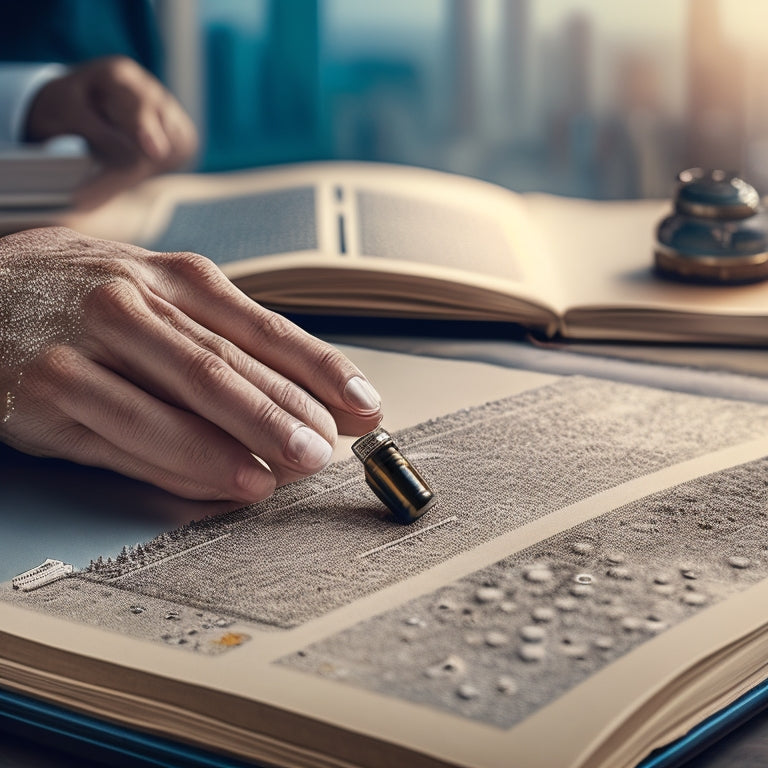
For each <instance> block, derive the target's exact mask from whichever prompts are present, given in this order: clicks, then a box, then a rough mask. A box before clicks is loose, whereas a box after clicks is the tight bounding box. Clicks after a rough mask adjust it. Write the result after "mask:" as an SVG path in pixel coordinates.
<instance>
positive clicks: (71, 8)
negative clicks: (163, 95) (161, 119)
mask: <svg viewBox="0 0 768 768" xmlns="http://www.w3.org/2000/svg"><path fill="white" fill-rule="evenodd" d="M0 19H2V23H0V62H2V61H6V62H26V61H36V62H42V61H55V62H61V63H63V64H75V63H77V62H82V61H87V60H88V59H93V58H98V57H100V56H109V55H114V54H123V55H125V56H129V57H131V58H132V59H135V60H136V61H138V62H139V63H140V64H142V65H143V66H144V67H145V68H146V69H148V70H149V71H150V72H153V73H154V74H155V75H157V76H158V77H160V76H162V65H161V50H160V44H159V38H158V34H157V27H156V21H155V16H154V12H153V10H152V6H151V3H150V2H149V0H4V1H3V3H2V7H0Z"/></svg>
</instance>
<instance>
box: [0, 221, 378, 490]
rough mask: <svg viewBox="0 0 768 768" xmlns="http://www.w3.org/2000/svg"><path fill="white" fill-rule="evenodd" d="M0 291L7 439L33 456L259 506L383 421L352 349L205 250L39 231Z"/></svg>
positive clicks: (1, 267)
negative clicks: (341, 436) (304, 326)
mask: <svg viewBox="0 0 768 768" xmlns="http://www.w3.org/2000/svg"><path fill="white" fill-rule="evenodd" d="M0 297H1V298H2V301H0V440H2V441H4V442H6V443H8V444H9V445H11V446H13V447H15V448H17V449H19V450H22V451H25V452H27V453H31V454H35V455H39V456H53V457H59V458H65V459H70V460H72V461H76V462H80V463H83V464H89V465H93V466H99V467H105V468H108V469H113V470H116V471H118V472H121V473H123V474H125V475H128V476H130V477H134V478H138V479H141V480H145V481H148V482H150V483H154V484H155V485H158V486H160V487H161V488H164V489H166V490H168V491H171V492H173V493H176V494H178V495H180V496H184V497H186V498H194V499H232V500H237V501H243V502H251V501H256V500H259V499H262V498H265V497H266V496H268V495H269V494H270V493H272V491H273V490H274V488H275V487H276V486H278V485H282V484H284V483H287V482H290V481H291V480H294V479H297V478H300V477H303V476H306V475H309V474H312V473H314V472H316V471H318V470H319V469H321V468H322V466H324V465H325V464H326V463H327V461H328V459H329V458H330V451H331V446H332V445H333V443H334V441H335V439H336V435H337V432H338V431H341V432H343V433H345V434H351V435H361V434H364V433H366V432H369V431H371V430H372V429H374V428H375V427H376V426H377V424H378V423H379V422H380V420H381V411H380V400H379V397H378V395H377V394H376V392H375V390H374V389H373V387H372V386H371V385H370V384H369V383H368V382H367V380H366V379H365V377H364V376H363V375H362V374H361V373H360V371H359V370H358V369H357V368H356V367H355V366H354V365H353V364H352V363H351V362H350V361H349V360H348V359H347V358H346V357H345V356H344V355H342V354H341V353H340V352H339V351H338V350H336V349H334V348H333V347H331V346H330V345H328V344H325V343H324V342H321V341H320V340H318V339H316V338H314V337H312V336H310V335H309V334H307V333H305V332H304V331H302V330H301V329H300V328H298V327H297V326H295V325H294V324H292V323H290V322H289V321H287V320H286V319H285V318H283V317H281V316H280V315H277V314H275V313H273V312H270V311H269V310H267V309H265V308H263V307H261V306H260V305H258V304H256V303H255V302H253V301H252V300H251V299H249V298H248V297H247V296H245V295H244V294H243V293H242V292H241V291H240V290H239V289H237V288H236V287H235V286H234V285H232V283H231V282H230V281H229V280H228V279H227V278H226V277H225V276H224V274H223V273H222V272H221V271H220V270H219V269H218V268H217V267H216V266H215V265H214V264H213V263H212V262H211V261H209V260H208V259H206V258H204V257H202V256H199V255H197V254H193V253H170V254H167V253H153V252H150V251H146V250H144V249H142V248H139V247H137V246H132V245H126V244H123V243H115V242H111V241H105V240H97V239H95V238H90V237H86V236H84V235H81V234H78V233H76V232H73V231H71V230H68V229H65V228H59V227H49V228H43V229H34V230H27V231H25V232H20V233H17V234H14V235H9V236H7V237H4V238H0ZM255 456H258V457H259V458H260V459H261V460H259V459H257V458H255Z"/></svg>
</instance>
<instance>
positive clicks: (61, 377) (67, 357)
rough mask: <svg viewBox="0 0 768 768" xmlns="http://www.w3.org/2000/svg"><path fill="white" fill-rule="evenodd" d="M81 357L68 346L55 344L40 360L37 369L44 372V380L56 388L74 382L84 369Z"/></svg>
mask: <svg viewBox="0 0 768 768" xmlns="http://www.w3.org/2000/svg"><path fill="white" fill-rule="evenodd" d="M82 364H83V363H82V359H81V357H80V355H79V354H78V353H77V352H76V351H75V350H74V349H72V347H69V346H67V345H66V344H54V345H53V346H50V347H48V349H46V350H44V351H43V352H42V353H41V355H40V357H39V358H38V361H37V365H36V368H37V369H38V371H44V372H45V374H44V376H43V380H44V381H47V382H49V383H50V385H51V386H52V387H54V388H57V387H58V386H59V382H72V381H73V380H74V379H75V377H76V375H77V374H78V372H79V371H80V369H81V368H82Z"/></svg>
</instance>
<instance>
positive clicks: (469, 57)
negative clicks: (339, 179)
mask: <svg viewBox="0 0 768 768" xmlns="http://www.w3.org/2000/svg"><path fill="white" fill-rule="evenodd" d="M157 6H158V9H159V11H160V17H161V22H162V28H163V30H164V37H165V40H166V45H167V48H168V65H167V73H168V80H169V82H170V85H171V87H172V88H173V89H174V90H175V91H176V92H177V93H178V94H179V95H180V97H181V99H182V101H183V102H184V103H185V105H186V106H187V108H188V109H189V110H190V111H191V112H192V114H193V115H194V116H195V119H196V121H197V122H198V125H199V127H200V129H201V132H202V134H203V137H204V151H203V153H202V155H201V157H200V161H199V163H200V169H201V170H210V171H214V170H225V169H233V168H241V167H249V166H255V165H265V164H273V163H283V162H294V161H303V160H314V159H335V158H339V159H361V160H374V161H386V162H396V163H413V164H416V165H423V166H428V167H433V168H439V169H443V170H448V171H456V172H459V173H465V174H468V175H472V176H477V177H480V178H484V179H488V180H490V181H494V182H497V183H500V184H502V185H504V186H507V187H510V188H512V189H516V190H520V191H528V190H540V191H546V192H555V193H559V194H565V195H578V196H584V197H593V198H627V197H665V196H667V195H668V194H669V193H670V191H671V188H672V185H673V182H674V177H675V174H676V173H677V171H678V170H680V169H682V168H684V167H689V166H692V165H701V166H704V167H720V168H725V169H729V170H738V171H740V172H742V173H744V174H745V175H746V176H747V178H748V179H749V180H750V181H752V182H753V183H754V184H756V185H757V186H758V188H759V189H760V190H761V191H762V192H768V87H767V86H766V82H767V81H768V45H766V40H765V38H766V35H767V34H768V32H767V31H768V2H766V0H642V2H631V3H630V2H617V1H616V0H157Z"/></svg>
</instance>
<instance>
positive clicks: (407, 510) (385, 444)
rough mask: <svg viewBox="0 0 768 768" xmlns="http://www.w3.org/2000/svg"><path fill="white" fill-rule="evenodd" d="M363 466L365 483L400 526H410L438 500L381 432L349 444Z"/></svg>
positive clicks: (371, 433) (414, 468)
mask: <svg viewBox="0 0 768 768" xmlns="http://www.w3.org/2000/svg"><path fill="white" fill-rule="evenodd" d="M352 452H353V453H354V454H355V456H357V458H358V459H360V461H362V462H363V467H364V468H365V481H366V482H367V483H368V485H369V487H370V488H371V490H372V491H373V492H374V493H375V494H376V496H377V497H378V498H379V499H380V500H381V501H382V502H383V503H384V504H385V505H386V506H387V508H388V509H389V510H390V511H391V512H392V514H393V515H394V516H395V517H396V518H397V519H398V520H399V521H400V522H401V523H412V522H414V521H415V520H418V519H419V518H420V517H421V516H422V515H423V514H424V513H425V512H426V511H427V510H428V509H430V508H431V507H432V506H433V505H434V504H435V502H436V501H437V498H436V497H435V495H434V493H433V492H432V490H431V489H430V488H429V486H428V485H427V484H426V482H425V481H424V478H422V476H421V475H420V474H419V472H418V470H417V469H416V467H414V466H413V465H412V464H411V463H410V462H409V461H408V459H406V458H405V456H403V454H402V453H400V450H399V448H398V447H397V446H396V445H395V441H394V440H393V439H392V437H391V435H390V434H389V433H388V432H387V431H386V430H384V429H381V428H379V429H376V430H374V431H373V432H369V433H368V434H367V435H364V436H363V437H361V438H360V439H359V440H356V441H355V442H354V443H353V444H352Z"/></svg>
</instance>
